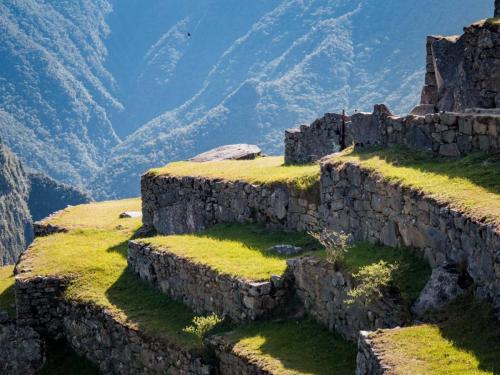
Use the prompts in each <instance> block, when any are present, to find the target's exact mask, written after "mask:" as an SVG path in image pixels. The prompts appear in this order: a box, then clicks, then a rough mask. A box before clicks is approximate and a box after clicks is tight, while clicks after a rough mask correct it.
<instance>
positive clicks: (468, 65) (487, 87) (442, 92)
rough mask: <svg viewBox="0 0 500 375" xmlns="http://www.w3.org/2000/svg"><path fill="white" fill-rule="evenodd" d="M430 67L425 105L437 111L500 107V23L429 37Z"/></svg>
mask: <svg viewBox="0 0 500 375" xmlns="http://www.w3.org/2000/svg"><path fill="white" fill-rule="evenodd" d="M495 6H496V10H495V14H496V12H497V11H498V8H497V7H498V2H496V3H495ZM426 66H427V68H426V71H427V73H426V77H425V86H424V88H423V90H422V99H421V104H422V105H433V106H434V108H435V110H436V111H464V110H465V109H467V108H475V107H479V108H499V107H500V91H499V88H500V24H498V23H495V22H490V21H488V20H487V21H481V22H478V23H476V24H473V25H471V26H469V27H466V28H465V29H464V34H463V35H462V36H451V37H443V36H430V37H428V38H427V65H426Z"/></svg>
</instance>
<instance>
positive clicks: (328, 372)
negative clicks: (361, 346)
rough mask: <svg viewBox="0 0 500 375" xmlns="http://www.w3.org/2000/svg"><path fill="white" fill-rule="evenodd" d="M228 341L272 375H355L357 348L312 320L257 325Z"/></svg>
mask: <svg viewBox="0 0 500 375" xmlns="http://www.w3.org/2000/svg"><path fill="white" fill-rule="evenodd" d="M227 340H228V341H229V342H231V343H232V344H234V347H233V352H234V353H236V354H238V355H239V356H241V357H244V358H249V359H250V360H251V361H252V362H253V363H258V364H259V365H260V366H261V367H263V368H264V369H265V370H268V371H269V372H271V373H273V374H279V375H295V374H304V375H305V374H315V375H332V374H336V375H340V374H349V375H351V374H354V370H355V363H356V345H355V344H354V343H350V342H348V341H346V340H344V339H342V338H341V337H339V336H338V335H332V334H331V333H329V332H328V331H327V330H326V328H324V327H322V326H320V325H318V324H316V323H314V322H312V321H310V320H287V321H281V322H262V323H254V324H251V325H248V326H245V327H242V328H239V329H237V330H235V331H233V332H230V333H228V334H227Z"/></svg>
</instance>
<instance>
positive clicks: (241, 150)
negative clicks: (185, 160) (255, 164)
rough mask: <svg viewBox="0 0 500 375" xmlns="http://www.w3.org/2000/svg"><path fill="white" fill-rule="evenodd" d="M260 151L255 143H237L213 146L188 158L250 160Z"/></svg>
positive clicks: (197, 159) (195, 160) (203, 160)
mask: <svg viewBox="0 0 500 375" xmlns="http://www.w3.org/2000/svg"><path fill="white" fill-rule="evenodd" d="M261 153H262V151H261V149H260V148H259V147H258V146H255V145H247V144H237V145H227V146H221V147H217V148H214V149H213V150H210V151H207V152H204V153H202V154H199V155H197V156H195V157H194V158H191V159H189V161H193V162H196V163H203V162H207V161H221V160H250V159H255V158H256V157H257V156H260V155H261Z"/></svg>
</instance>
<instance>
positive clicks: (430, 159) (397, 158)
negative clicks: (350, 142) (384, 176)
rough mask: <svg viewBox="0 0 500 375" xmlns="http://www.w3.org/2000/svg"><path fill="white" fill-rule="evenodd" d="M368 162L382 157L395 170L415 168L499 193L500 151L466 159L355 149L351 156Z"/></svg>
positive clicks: (401, 150)
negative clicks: (462, 180) (395, 168)
mask: <svg viewBox="0 0 500 375" xmlns="http://www.w3.org/2000/svg"><path fill="white" fill-rule="evenodd" d="M352 155H353V156H358V157H359V158H360V159H361V160H363V161H367V160H370V159H372V158H373V157H379V158H380V159H382V160H384V161H385V162H387V163H388V164H391V165H393V166H395V167H406V168H412V169H415V170H418V171H421V172H424V173H435V174H438V175H443V176H447V177H451V178H453V177H459V178H464V179H467V180H469V181H471V182H472V183H474V184H475V185H477V186H480V187H482V188H484V189H486V190H487V191H489V192H491V193H494V194H500V173H498V171H499V170H500V152H498V153H494V154H486V153H483V152H477V153H473V154H470V155H468V156H466V157H463V158H445V157H439V156H435V155H431V154H429V153H423V152H417V151H412V150H409V149H408V148H405V147H391V148H388V149H366V150H355V151H354V153H353V154H352Z"/></svg>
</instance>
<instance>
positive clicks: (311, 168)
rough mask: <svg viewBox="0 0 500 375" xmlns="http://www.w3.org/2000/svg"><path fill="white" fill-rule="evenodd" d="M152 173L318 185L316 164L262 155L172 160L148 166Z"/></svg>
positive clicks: (302, 187) (307, 186)
mask: <svg viewBox="0 0 500 375" xmlns="http://www.w3.org/2000/svg"><path fill="white" fill-rule="evenodd" d="M149 173H152V174H154V175H172V176H192V177H208V178H220V179H223V180H228V181H237V180H238V181H246V182H249V183H254V184H262V185H274V184H280V183H282V184H287V185H291V186H294V187H295V188H297V189H299V190H310V189H313V188H315V187H317V186H318V184H319V165H318V164H307V165H284V158H283V157H282V156H270V157H261V158H256V159H254V160H224V161H213V162H206V163H194V162H189V161H181V162H175V163H171V164H168V165H166V166H165V167H162V168H155V169H151V170H150V171H149Z"/></svg>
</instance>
